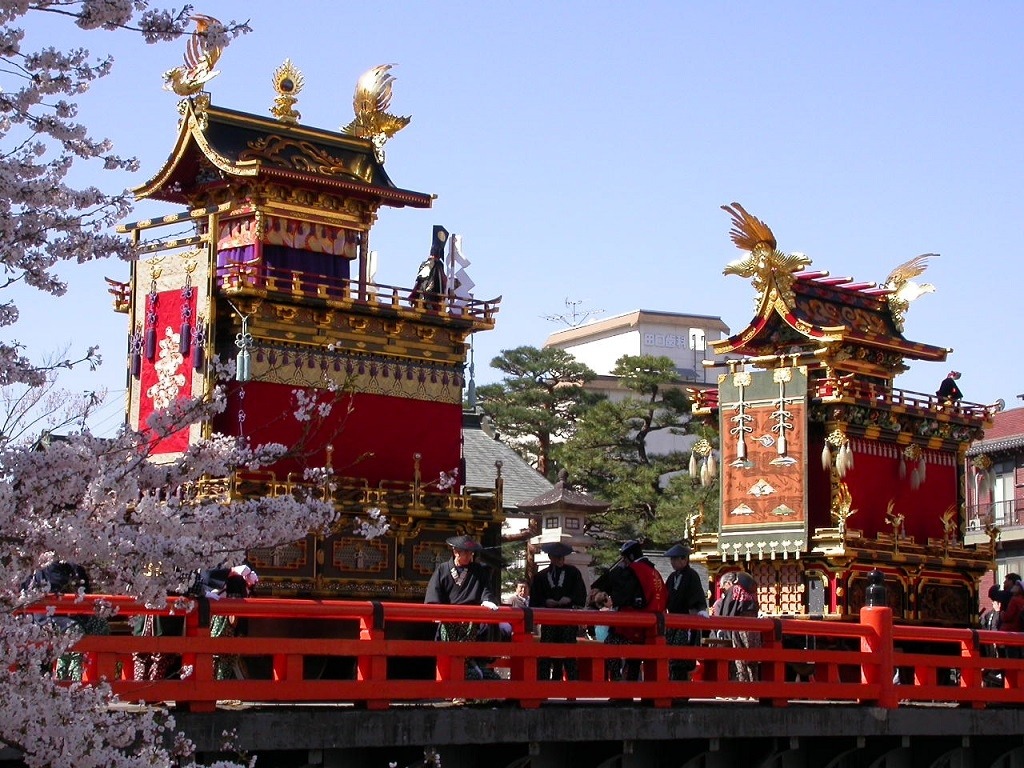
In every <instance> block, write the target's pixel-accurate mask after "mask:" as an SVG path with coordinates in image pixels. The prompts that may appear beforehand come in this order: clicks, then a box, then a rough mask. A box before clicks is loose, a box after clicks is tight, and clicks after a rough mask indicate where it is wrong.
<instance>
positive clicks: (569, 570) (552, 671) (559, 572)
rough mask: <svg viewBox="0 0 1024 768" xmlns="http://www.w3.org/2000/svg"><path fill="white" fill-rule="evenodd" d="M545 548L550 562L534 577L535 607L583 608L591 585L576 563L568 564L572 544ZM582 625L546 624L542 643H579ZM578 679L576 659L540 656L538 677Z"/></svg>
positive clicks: (542, 547)
mask: <svg viewBox="0 0 1024 768" xmlns="http://www.w3.org/2000/svg"><path fill="white" fill-rule="evenodd" d="M540 548H541V551H542V552H543V553H544V554H546V555H547V556H548V560H549V561H550V565H548V567H547V568H545V569H544V570H543V571H541V572H540V573H538V574H537V575H536V576H535V577H534V578H533V584H531V585H530V607H531V608H566V609H572V608H582V607H583V606H584V605H586V603H587V585H586V584H585V583H584V581H583V574H582V573H580V569H579V568H577V567H576V566H574V565H566V562H565V558H566V556H567V555H571V554H572V552H573V549H572V547H570V546H569V545H568V544H563V543H562V542H560V541H554V542H549V543H547V544H542V545H541V547H540ZM577 633H578V629H577V627H576V626H575V625H569V626H566V625H559V626H554V625H548V624H542V625H541V628H540V639H541V642H542V643H575V642H576V635H577ZM563 672H564V674H565V677H566V679H568V680H576V679H578V678H579V672H578V669H577V665H576V659H545V658H541V659H538V660H537V679H538V680H561V679H562V675H563Z"/></svg>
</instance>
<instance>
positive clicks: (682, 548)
mask: <svg viewBox="0 0 1024 768" xmlns="http://www.w3.org/2000/svg"><path fill="white" fill-rule="evenodd" d="M691 551H692V550H691V549H690V548H689V547H688V546H686V545H685V544H676V545H675V546H674V547H672V548H670V549H669V550H668V551H666V552H665V557H689V556H690V552H691Z"/></svg>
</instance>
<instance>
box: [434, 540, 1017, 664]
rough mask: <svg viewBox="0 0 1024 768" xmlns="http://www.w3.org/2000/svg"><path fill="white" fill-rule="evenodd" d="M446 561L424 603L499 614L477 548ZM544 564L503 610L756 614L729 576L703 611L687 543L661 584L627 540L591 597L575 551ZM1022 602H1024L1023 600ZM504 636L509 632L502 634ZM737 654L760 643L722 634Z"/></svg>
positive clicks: (594, 629)
mask: <svg viewBox="0 0 1024 768" xmlns="http://www.w3.org/2000/svg"><path fill="white" fill-rule="evenodd" d="M447 544H448V546H449V547H450V548H451V552H452V555H451V559H449V560H448V561H446V562H443V563H440V564H438V566H437V567H436V569H435V570H434V573H433V575H432V576H431V579H430V583H429V584H428V586H427V594H426V598H425V600H424V602H426V603H436V604H447V605H482V606H485V607H488V608H492V609H497V608H498V605H497V602H496V600H495V595H494V594H493V593H492V591H491V587H490V577H489V575H488V569H487V567H486V566H485V565H483V564H482V563H480V562H479V561H478V560H477V555H478V554H480V553H481V552H482V551H483V547H482V546H481V545H480V544H479V542H477V541H476V540H475V539H473V538H471V537H469V536H454V537H452V538H450V539H448V540H447ZM541 550H542V551H543V552H544V554H545V555H547V558H548V565H547V567H545V568H543V569H542V570H540V571H539V572H537V574H536V575H535V576H534V577H533V579H532V581H530V582H527V581H526V580H520V581H518V582H517V583H516V585H515V592H514V594H513V595H512V596H511V597H510V598H509V601H508V605H510V606H512V607H515V608H545V609H558V610H581V609H591V610H598V611H618V612H620V613H629V612H645V613H666V612H667V613H670V614H688V615H698V616H708V615H710V614H714V615H720V616H757V615H758V612H759V608H758V602H757V589H756V585H755V584H754V580H753V578H752V577H751V576H750V574H748V573H743V572H739V573H727V574H724V575H723V576H722V577H721V580H720V583H719V585H718V587H719V588H718V593H719V594H718V599H717V600H716V601H715V603H714V605H713V607H711V608H710V609H709V607H708V593H707V586H706V584H705V582H704V579H703V578H702V576H701V575H700V574H699V573H698V572H697V571H696V570H694V569H693V568H692V567H691V566H690V554H691V550H690V548H689V547H687V546H686V545H685V544H676V545H675V546H673V547H671V548H670V549H669V550H668V551H666V552H665V556H667V557H668V558H669V562H670V563H671V565H672V573H671V574H670V575H669V576H668V579H667V580H666V579H664V578H663V577H662V575H661V574H660V573H659V571H658V569H657V568H656V567H655V565H654V563H653V562H652V561H651V560H650V558H648V557H647V556H646V555H645V554H644V550H643V547H642V545H641V544H640V543H639V542H638V541H633V540H630V541H627V542H625V543H624V544H623V545H622V546H621V547H620V549H619V560H618V561H617V562H616V563H615V564H614V565H613V566H612V567H611V568H608V569H607V570H606V571H605V572H604V573H602V574H601V576H600V577H599V578H598V579H597V580H596V581H595V582H594V583H593V584H592V585H591V587H590V589H589V591H588V589H587V587H586V584H585V580H584V578H583V575H582V573H581V572H580V570H579V568H577V567H576V566H574V565H571V564H569V563H567V562H566V558H567V557H569V556H570V555H572V554H573V551H574V550H573V548H572V547H570V546H569V545H567V544H565V543H563V542H551V543H547V544H543V545H542V546H541ZM1022 601H1024V599H1022ZM482 630H483V627H482V626H479V625H477V624H475V623H472V622H460V623H451V622H439V624H438V629H437V633H436V637H437V639H439V640H445V641H468V640H478V639H481V637H482ZM504 631H505V632H509V631H510V627H509V628H506V629H505V630H504ZM648 632H649V630H648V629H646V628H643V627H621V626H615V625H613V624H612V623H611V622H609V626H605V625H602V624H593V625H591V624H590V623H589V622H588V626H587V627H586V632H585V633H584V634H581V628H580V626H579V625H577V624H571V623H558V624H550V623H549V624H545V623H543V622H540V633H539V634H540V641H541V642H542V643H557V644H572V643H576V642H577V641H578V640H579V638H580V637H581V636H585V637H588V638H589V639H591V640H597V641H600V642H603V643H607V644H609V645H635V644H642V643H646V642H648V641H649V640H650V639H651V638H649V637H648V636H647V635H648ZM701 640H702V633H701V632H699V631H696V630H687V629H677V628H670V629H669V630H668V631H667V632H666V641H667V642H668V644H670V645H678V646H686V645H689V646H696V645H700V643H701ZM717 640H718V642H721V643H729V644H731V645H732V646H734V647H737V648H751V647H755V646H757V645H758V644H759V643H760V635H759V634H758V633H756V632H749V631H736V632H728V633H725V634H724V635H723V636H720V637H718V638H717ZM733 663H734V670H733V674H734V677H735V678H736V679H738V680H746V681H753V680H757V679H758V669H757V665H756V664H751V663H748V662H745V661H743V660H736V661H734V662H733ZM479 666H480V665H479V663H478V661H476V660H471V661H468V662H467V670H466V676H467V679H472V678H476V677H479V676H480V675H479V672H478V668H479ZM695 666H696V662H695V661H694V660H674V661H672V662H671V663H670V668H669V674H670V678H671V679H673V680H686V679H688V678H689V675H690V673H691V672H692V671H693V669H694V667H695ZM605 672H606V678H607V679H609V680H639V679H641V676H642V662H641V661H640V660H639V659H608V661H607V664H606V670H605ZM578 676H579V670H578V665H577V661H576V659H573V658H571V657H567V656H565V655H559V656H557V657H555V656H553V657H550V658H547V657H542V658H540V659H538V662H537V678H538V680H548V681H550V680H575V679H578Z"/></svg>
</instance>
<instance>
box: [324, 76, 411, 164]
mask: <svg viewBox="0 0 1024 768" xmlns="http://www.w3.org/2000/svg"><path fill="white" fill-rule="evenodd" d="M393 66H395V65H394V64H380V65H379V66H376V67H373V68H372V69H369V70H367V71H366V72H364V73H363V74H362V75H360V77H359V80H358V81H356V93H355V96H354V98H353V99H352V108H353V110H354V111H355V119H354V120H352V122H350V123H349V124H348V125H346V126H345V127H343V128H342V129H341V130H342V131H343V132H344V133H347V134H350V135H352V136H359V137H360V138H363V139H369V140H370V141H372V142H373V147H374V155H375V156H376V158H377V162H379V163H383V162H384V144H385V142H387V140H388V139H390V138H391V137H392V136H394V135H395V134H396V133H398V132H399V131H400V130H402V129H403V128H405V126H407V125H408V124H409V121H410V120H411V118H409V117H397V116H396V115H392V114H389V113H388V108H389V107H390V106H391V90H392V86H393V84H394V82H395V76H394V75H392V74H390V73H391V68H392V67H393Z"/></svg>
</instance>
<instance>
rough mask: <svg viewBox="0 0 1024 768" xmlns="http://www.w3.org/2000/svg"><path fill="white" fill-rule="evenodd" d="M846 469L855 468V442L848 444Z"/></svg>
mask: <svg viewBox="0 0 1024 768" xmlns="http://www.w3.org/2000/svg"><path fill="white" fill-rule="evenodd" d="M846 469H847V470H851V469H853V444H852V443H847V444H846Z"/></svg>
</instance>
